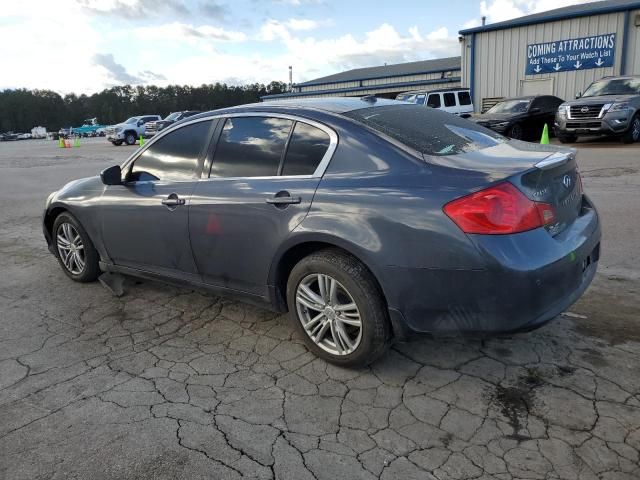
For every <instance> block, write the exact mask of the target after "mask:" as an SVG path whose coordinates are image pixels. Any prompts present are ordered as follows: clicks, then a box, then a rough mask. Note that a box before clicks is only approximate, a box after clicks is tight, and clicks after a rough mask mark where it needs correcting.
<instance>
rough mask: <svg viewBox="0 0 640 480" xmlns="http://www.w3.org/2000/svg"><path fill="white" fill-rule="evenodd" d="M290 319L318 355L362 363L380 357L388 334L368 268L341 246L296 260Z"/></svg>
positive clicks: (290, 284)
mask: <svg viewBox="0 0 640 480" xmlns="http://www.w3.org/2000/svg"><path fill="white" fill-rule="evenodd" d="M287 303H288V306H289V312H290V316H291V319H292V321H293V322H294V324H295V326H296V328H297V329H298V331H299V332H300V334H301V335H302V338H303V339H304V342H305V344H306V345H307V347H308V348H309V349H310V350H311V351H312V352H313V353H315V354H316V355H317V356H319V357H321V358H323V359H325V360H327V361H328V362H331V363H335V364H338V365H343V366H361V365H367V364H369V363H371V362H373V361H374V360H375V359H376V358H378V357H379V356H380V355H382V354H383V353H384V352H385V350H386V347H387V345H388V343H389V342H388V340H389V338H390V336H391V335H390V327H389V319H388V313H387V310H386V307H385V303H384V300H383V298H382V293H381V292H380V288H379V287H378V285H377V283H376V282H375V280H374V278H373V276H372V275H371V273H370V272H369V270H368V269H367V268H366V267H365V266H364V265H363V264H362V263H361V262H359V261H358V260H356V259H355V258H353V257H352V256H350V255H347V254H346V253H343V252H342V251H339V250H333V249H327V250H321V251H319V252H316V253H313V254H311V255H309V256H307V257H305V258H303V259H302V260H300V262H298V264H297V265H296V266H295V267H294V268H293V270H292V271H291V274H290V276H289V280H288V282H287Z"/></svg>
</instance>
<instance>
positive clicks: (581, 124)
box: [555, 76, 640, 143]
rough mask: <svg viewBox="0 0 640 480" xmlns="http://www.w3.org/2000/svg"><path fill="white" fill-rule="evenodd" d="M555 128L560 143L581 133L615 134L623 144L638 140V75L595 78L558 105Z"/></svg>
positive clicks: (572, 139) (639, 127)
mask: <svg viewBox="0 0 640 480" xmlns="http://www.w3.org/2000/svg"><path fill="white" fill-rule="evenodd" d="M555 130H556V135H557V136H558V139H559V140H560V141H561V142H562V143H569V142H575V141H576V139H577V138H578V137H579V136H582V135H617V136H620V137H621V138H622V141H623V142H625V143H633V142H637V141H638V140H639V139H640V76H633V77H607V78H603V79H601V80H596V81H595V82H593V83H592V84H591V85H589V88H587V90H585V92H584V93H583V94H581V95H580V94H579V96H578V97H577V98H576V99H575V100H571V101H569V102H565V103H563V104H562V105H560V107H559V108H558V113H557V114H556V120H555Z"/></svg>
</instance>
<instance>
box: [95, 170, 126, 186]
mask: <svg viewBox="0 0 640 480" xmlns="http://www.w3.org/2000/svg"><path fill="white" fill-rule="evenodd" d="M100 180H102V183H104V184H105V185H120V184H122V170H120V165H114V166H113V167H109V168H105V169H104V170H103V171H102V172H100Z"/></svg>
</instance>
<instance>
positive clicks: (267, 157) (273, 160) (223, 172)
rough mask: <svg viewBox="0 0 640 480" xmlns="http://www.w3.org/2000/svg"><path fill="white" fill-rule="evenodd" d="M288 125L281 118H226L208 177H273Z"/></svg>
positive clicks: (289, 121) (285, 139)
mask: <svg viewBox="0 0 640 480" xmlns="http://www.w3.org/2000/svg"><path fill="white" fill-rule="evenodd" d="M292 123H293V122H292V121H291V120H285V119H283V118H267V117H238V118H228V119H227V121H226V122H225V124H224V128H223V129H222V134H221V135H220V140H219V141H218V145H217V147H216V152H215V156H214V158H213V166H212V168H211V176H212V177H270V176H274V175H277V174H278V167H279V166H280V159H281V158H282V153H283V151H284V146H285V144H286V142H287V137H288V136H289V131H290V130H291V125H292Z"/></svg>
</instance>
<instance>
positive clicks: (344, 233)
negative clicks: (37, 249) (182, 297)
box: [44, 98, 600, 365]
mask: <svg viewBox="0 0 640 480" xmlns="http://www.w3.org/2000/svg"><path fill="white" fill-rule="evenodd" d="M44 234H45V237H46V239H47V243H48V244H49V249H50V250H51V252H52V253H53V254H54V255H55V256H56V257H57V258H58V261H59V262H60V265H61V266H62V268H63V270H64V272H65V273H66V274H67V275H68V276H69V277H70V278H72V279H73V280H76V281H80V282H87V281H92V280H95V279H96V278H97V277H98V275H99V274H100V273H101V272H118V273H123V274H127V275H134V276H139V277H145V278H152V279H159V280H163V281H168V282H173V283H178V284H182V285H190V286H195V287H204V288H206V289H209V290H212V291H214V292H216V293H220V294H231V295H236V296H240V297H242V298H244V299H245V300H247V301H250V302H254V303H258V304H260V305H266V306H269V307H271V308H273V309H275V310H278V311H287V310H288V311H289V312H290V315H291V319H292V321H293V323H294V325H295V326H296V328H298V330H299V331H300V333H301V335H302V338H304V340H305V342H306V344H307V345H308V347H309V348H310V349H311V350H312V351H313V352H315V353H316V354H317V355H318V356H321V357H323V358H325V359H326V360H328V361H331V362H334V363H338V364H343V365H358V364H365V363H368V362H370V361H372V360H374V359H375V358H376V357H377V356H379V355H380V354H382V353H383V352H384V351H385V348H386V347H387V346H388V345H389V344H390V342H391V341H393V340H394V339H396V340H398V339H400V340H403V339H407V338H408V337H410V336H412V335H413V334H415V333H431V334H446V335H451V334H460V333H465V334H468V333H473V334H481V335H487V334H495V333H498V332H513V331H521V330H529V329H533V328H536V327H538V326H540V325H542V324H544V323H545V322H547V321H548V320H551V319H552V318H554V317H555V316H557V315H558V314H559V313H561V312H562V311H563V310H565V309H566V308H568V307H569V306H570V305H571V304H572V303H573V302H575V301H576V300H577V299H578V298H579V297H580V296H581V295H582V293H583V292H584V291H585V289H586V288H587V286H588V285H589V283H590V282H591V280H592V278H593V276H594V274H595V271H596V265H597V262H598V258H599V249H600V226H599V221H598V215H597V213H596V210H595V208H594V207H593V205H592V203H591V202H590V200H589V199H588V198H587V197H586V196H585V195H584V193H583V191H582V184H581V181H580V176H579V174H578V170H577V167H576V159H575V151H573V150H568V149H560V148H557V147H552V146H542V145H534V144H527V143H523V142H518V141H514V140H508V139H506V138H504V137H502V136H501V135H499V134H497V133H495V132H493V131H491V130H488V129H486V128H484V127H481V126H478V125H476V124H474V123H472V122H469V121H467V120H464V119H461V118H458V117H456V116H453V115H450V114H447V113H444V112H440V111H438V110H433V109H427V108H424V107H423V106H420V105H412V104H406V103H403V102H396V101H390V100H380V99H378V100H376V99H373V98H364V99H351V98H344V99H318V100H306V101H289V102H283V103H261V104H255V105H245V106H241V107H236V108H230V109H225V110H218V111H213V112H209V113H204V114H200V115H197V116H194V117H191V118H189V119H187V120H185V121H182V122H179V123H176V124H175V125H173V126H171V127H169V128H168V129H166V130H163V131H162V132H161V133H159V134H158V135H156V136H155V137H154V138H153V140H151V141H150V142H148V143H147V144H145V145H144V147H143V148H140V149H139V150H138V151H137V152H136V153H134V154H133V155H132V156H131V157H130V158H129V159H128V160H127V161H126V162H125V163H124V164H123V165H122V166H114V167H111V168H108V169H107V170H105V171H103V172H102V174H101V175H100V176H99V177H98V176H96V177H91V178H86V179H82V180H77V181H74V182H71V183H69V184H68V185H66V186H64V187H63V188H62V189H61V190H59V191H57V192H55V193H53V194H51V195H50V196H49V198H48V199H47V202H46V206H45V212H44Z"/></svg>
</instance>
